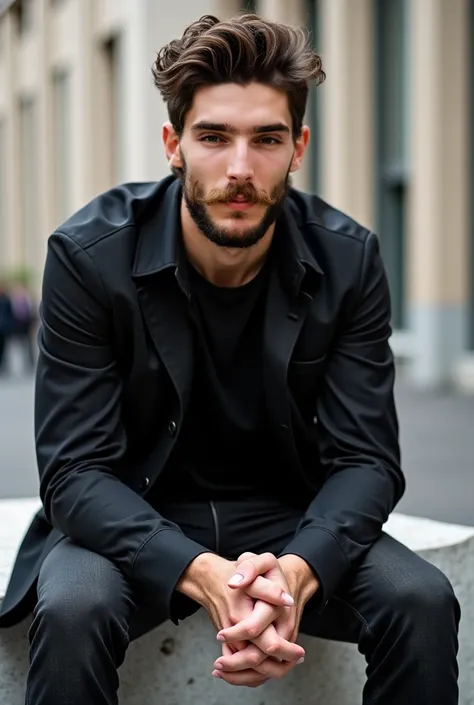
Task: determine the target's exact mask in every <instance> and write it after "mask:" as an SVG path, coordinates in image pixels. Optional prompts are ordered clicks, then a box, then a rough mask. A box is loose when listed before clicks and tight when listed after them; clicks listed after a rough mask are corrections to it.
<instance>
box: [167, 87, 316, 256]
mask: <svg viewBox="0 0 474 705" xmlns="http://www.w3.org/2000/svg"><path fill="white" fill-rule="evenodd" d="M291 128H292V122H291V115H290V112H289V108H288V99H287V96H286V95H285V94H284V93H283V92H281V91H278V90H276V89H274V88H271V87H269V86H265V85H262V84H258V83H252V84H249V85H246V86H240V85H238V84H235V83H227V84H220V85H217V86H208V87H204V88H200V89H199V90H198V91H197V92H196V95H195V98H194V101H193V105H192V107H191V109H190V111H189V112H188V113H187V115H186V120H185V125H184V130H183V134H182V136H181V139H180V140H178V138H177V136H176V135H175V133H174V131H173V130H172V128H171V127H170V126H165V130H164V139H165V145H166V148H167V156H168V159H169V160H170V164H171V166H172V167H173V168H174V169H176V170H177V171H178V173H179V171H180V172H181V178H182V180H183V192H184V199H185V203H186V206H187V209H188V211H189V213H190V215H191V217H192V219H193V220H194V222H195V223H196V225H197V226H198V228H199V230H200V231H201V232H202V234H203V235H205V236H206V237H207V238H208V239H209V240H211V241H212V242H214V243H215V244H217V245H220V246H222V247H239V248H242V247H250V246H252V245H254V244H256V243H257V242H258V241H259V240H260V239H261V238H262V237H263V236H264V235H265V233H266V232H267V231H268V228H269V227H270V226H271V225H272V224H273V223H274V221H275V220H276V218H277V216H278V214H279V212H280V211H281V208H282V205H283V201H284V198H285V195H286V192H287V189H288V181H289V174H290V172H291V171H295V170H296V169H298V168H299V165H300V162H301V159H302V156H303V153H304V150H305V147H306V144H307V141H308V130H307V128H304V129H303V132H302V136H301V137H300V138H299V139H298V140H297V142H296V144H295V142H294V140H293V137H292V133H291Z"/></svg>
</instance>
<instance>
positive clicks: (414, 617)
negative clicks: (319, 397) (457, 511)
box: [26, 498, 459, 705]
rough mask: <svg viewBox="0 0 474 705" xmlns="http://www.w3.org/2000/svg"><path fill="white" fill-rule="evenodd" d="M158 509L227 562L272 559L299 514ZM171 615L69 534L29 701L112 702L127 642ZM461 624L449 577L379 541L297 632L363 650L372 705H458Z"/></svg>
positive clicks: (53, 577) (50, 577) (44, 583)
mask: <svg viewBox="0 0 474 705" xmlns="http://www.w3.org/2000/svg"><path fill="white" fill-rule="evenodd" d="M160 511H161V513H162V514H164V515H165V516H167V517H169V518H170V519H171V520H173V521H175V522H176V523H177V524H179V525H180V526H181V528H182V530H183V531H184V533H186V534H187V535H188V536H190V537H192V538H193V539H194V540H196V541H199V542H200V543H201V544H203V545H205V546H206V547H208V548H209V549H210V550H213V551H214V550H215V551H217V552H218V553H219V554H220V555H222V556H225V557H226V558H229V559H236V558H237V557H238V556H239V555H240V554H241V553H243V552H244V551H246V550H250V551H254V552H256V553H262V552H264V551H270V552H272V553H275V554H277V553H278V552H279V551H280V550H281V549H282V548H283V547H284V546H285V544H286V543H287V542H288V541H289V539H290V538H291V536H292V534H293V533H294V530H295V527H296V525H297V523H298V520H299V518H300V516H301V514H302V510H300V509H296V508H291V507H288V506H285V505H284V504H283V503H281V502H280V501H278V500H269V499H258V498H253V499H251V500H245V501H243V502H242V501H240V502H236V501H226V502H215V503H213V505H212V506H211V503H209V502H205V501H195V502H187V503H181V504H175V505H171V506H163V507H160ZM216 518H217V526H216ZM216 529H217V530H216ZM157 570H159V566H157ZM164 614H165V610H164V606H163V609H162V608H160V606H159V605H156V604H155V605H151V604H146V603H144V602H143V601H142V600H141V598H140V597H139V596H138V595H136V594H134V592H133V590H132V589H131V587H130V585H129V583H128V582H127V580H126V579H125V577H124V576H123V575H122V574H121V572H120V571H119V570H118V569H117V568H116V567H115V566H114V565H113V564H112V563H111V562H109V561H108V560H107V559H105V558H103V557H101V556H99V555H97V554H95V553H92V552H91V551H88V550H86V549H84V548H80V547H78V546H76V545H74V544H73V543H72V542H71V541H70V540H69V539H64V540H63V541H61V542H60V543H59V544H58V545H57V546H56V547H55V548H54V549H53V550H52V551H51V553H50V554H49V556H48V557H47V558H46V560H45V562H44V564H43V567H42V570H41V573H40V576H39V581H38V602H37V606H36V609H35V616H34V620H33V623H32V626H31V629H30V633H29V639H30V647H31V648H30V671H29V677H28V685H27V700H26V702H27V704H28V705H84V703H87V704H88V705H112V704H116V703H117V689H118V675H117V668H118V667H119V666H120V665H121V663H122V662H123V660H124V658H125V652H126V649H127V646H128V644H129V642H130V641H131V640H132V639H135V638H137V637H139V636H140V635H141V634H143V633H145V632H147V631H149V630H151V629H153V628H154V627H156V626H158V624H160V623H161V622H162V621H163V619H164V616H163V615H164ZM458 623H459V605H458V602H457V600H456V598H455V596H454V593H453V590H452V588H451V585H450V583H449V581H448V580H447V578H446V577H445V576H444V575H443V574H442V573H441V572H440V571H439V570H438V569H437V568H435V567H434V566H433V565H431V564H430V563H427V562H426V561H425V560H423V559H422V558H420V557H419V556H417V555H416V554H414V553H413V552H411V551H410V550H409V549H408V548H406V547H405V546H403V545H401V544H400V543H398V542H397V541H395V540H394V539H392V538H391V537H389V536H388V535H386V534H382V536H381V537H380V539H379V540H378V541H377V542H376V544H375V545H374V546H373V547H372V548H371V549H370V551H369V552H368V553H367V554H366V557H365V559H364V560H363V562H362V563H361V564H360V566H359V567H358V568H357V569H356V570H355V571H353V573H352V574H351V575H349V576H348V577H347V579H346V580H345V581H344V583H343V584H341V585H340V587H339V589H338V591H337V593H336V594H335V595H334V596H333V598H332V599H331V600H330V601H329V603H328V604H327V606H326V607H325V609H324V611H323V612H322V614H319V615H318V614H317V613H316V612H315V611H314V610H313V611H312V612H310V611H309V610H308V612H307V613H306V614H305V616H304V618H303V622H302V625H301V631H302V632H304V633H306V634H310V635H314V636H319V637H323V638H328V639H335V640H339V641H347V642H352V643H357V644H358V647H359V650H360V651H361V652H362V653H363V654H364V656H365V658H366V660H367V664H368V667H367V681H366V685H365V688H364V693H363V702H364V704H365V705H369V704H370V705H420V704H421V703H442V704H443V705H455V704H456V703H458V686H457V677H458V666H457V649H458V641H457V630H458ZM342 667H343V666H342ZM229 687H231V686H229ZM308 705H312V704H310V703H308Z"/></svg>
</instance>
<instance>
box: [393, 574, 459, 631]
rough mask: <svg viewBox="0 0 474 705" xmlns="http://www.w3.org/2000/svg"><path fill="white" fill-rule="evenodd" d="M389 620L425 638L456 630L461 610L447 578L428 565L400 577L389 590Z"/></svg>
mask: <svg viewBox="0 0 474 705" xmlns="http://www.w3.org/2000/svg"><path fill="white" fill-rule="evenodd" d="M389 604H391V606H392V609H391V612H392V617H395V620H396V621H397V622H398V623H402V624H403V625H405V626H411V627H412V628H413V629H414V630H420V631H421V632H424V633H425V634H426V633H427V632H428V631H436V632H438V631H439V630H440V629H451V628H454V629H457V627H458V623H459V617H460V608H459V603H458V601H457V598H456V596H455V594H454V590H453V587H452V585H451V583H450V581H449V580H448V578H447V577H446V576H445V575H444V573H442V572H441V571H440V570H439V569H438V568H436V567H435V566H434V565H432V564H431V563H428V562H425V561H423V563H421V564H419V565H418V569H417V570H416V571H413V572H412V573H410V574H408V575H405V576H403V580H401V581H400V582H399V583H398V584H393V585H392V587H391V590H390V596H389Z"/></svg>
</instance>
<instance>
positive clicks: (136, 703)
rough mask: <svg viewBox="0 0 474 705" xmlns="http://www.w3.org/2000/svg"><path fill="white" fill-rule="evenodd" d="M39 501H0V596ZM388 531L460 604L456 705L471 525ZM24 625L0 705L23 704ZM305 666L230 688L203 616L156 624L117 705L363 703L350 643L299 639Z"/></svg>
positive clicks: (4, 634)
mask: <svg viewBox="0 0 474 705" xmlns="http://www.w3.org/2000/svg"><path fill="white" fill-rule="evenodd" d="M37 507H38V501H37V500H10V501H0V516H1V519H2V521H1V529H0V597H1V595H2V593H3V591H4V588H5V584H6V580H7V577H8V574H9V572H10V568H11V563H12V561H13V557H14V555H15V552H16V549H17V546H18V544H19V542H20V540H21V536H22V534H23V532H24V530H25V529H26V527H27V525H28V523H29V520H30V518H31V515H32V514H33V512H34V511H35V509H36V508H37ZM385 528H386V530H387V532H388V533H390V534H392V536H394V537H395V538H397V539H398V540H400V541H402V542H403V543H406V544H407V545H408V546H409V547H410V548H412V549H413V550H416V551H417V552H419V553H420V554H421V555H423V556H424V557H425V558H426V559H427V560H429V561H431V562H432V563H434V564H435V565H437V566H438V567H439V568H441V570H443V571H444V572H445V573H446V574H447V575H448V577H449V578H450V580H451V582H452V583H453V587H454V589H455V591H456V594H457V596H458V599H459V600H460V602H461V607H462V612H463V614H462V620H461V630H460V657H459V660H460V688H461V698H460V705H471V703H472V693H473V692H474V644H473V642H472V638H471V635H470V632H472V628H473V626H474V605H473V601H472V595H473V594H474V527H472V528H471V527H465V526H455V525H450V524H442V523H440V522H435V521H430V520H426V519H418V518H415V517H408V516H404V515H400V514H393V515H392V516H391V517H390V520H389V522H388V523H387V525H386V527H385ZM28 626H29V620H25V622H24V623H23V624H21V625H19V626H18V627H16V628H14V629H9V630H2V631H0V705H23V703H24V687H25V686H24V684H25V675H26V669H27V660H28V653H27V651H28V650H27V640H26V634H27V630H28ZM301 643H302V644H303V645H304V647H305V648H306V651H307V657H306V661H305V663H304V664H303V665H301V666H299V667H298V668H297V669H295V670H294V671H293V672H292V674H290V675H289V676H288V677H287V678H286V679H285V680H284V681H282V682H273V683H271V682H270V683H268V684H266V685H265V686H264V687H262V688H258V689H257V690H249V689H247V688H245V689H241V688H231V687H229V686H227V685H226V684H225V683H220V682H218V681H216V680H215V679H213V678H212V677H211V676H210V672H211V670H212V663H213V660H214V658H215V657H216V656H217V655H218V653H219V647H218V645H217V643H216V641H215V639H214V635H213V628H212V626H211V624H210V623H209V620H208V619H207V617H206V615H205V614H204V613H203V612H202V611H201V612H199V613H198V614H197V615H195V616H194V617H192V618H190V619H188V620H186V622H185V623H183V624H181V625H180V626H179V627H175V626H174V625H173V624H165V625H162V626H161V627H160V628H159V629H157V630H155V631H154V632H152V633H151V634H148V635H146V636H144V637H142V638H141V639H140V640H139V641H137V642H135V643H133V644H132V645H131V647H130V649H129V651H128V654H127V658H126V661H125V663H124V665H123V666H122V668H121V669H120V680H121V686H120V705H143V704H144V703H150V705H153V703H156V705H223V703H224V702H225V704H226V705H243V704H244V703H245V705H270V704H271V705H283V704H285V705H287V703H292V705H293V703H294V704H295V705H297V704H298V703H301V704H302V705H303V704H304V705H313V703H314V705H316V704H317V705H324V704H325V703H327V704H328V705H332V704H333V703H337V705H355V704H356V703H358V702H361V693H362V687H363V683H364V668H365V664H364V659H363V657H362V656H361V655H360V654H359V653H358V651H357V648H356V647H355V646H351V645H346V644H335V643H329V642H323V641H321V640H318V639H310V638H308V637H302V639H301Z"/></svg>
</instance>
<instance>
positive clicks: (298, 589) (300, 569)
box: [278, 553, 319, 603]
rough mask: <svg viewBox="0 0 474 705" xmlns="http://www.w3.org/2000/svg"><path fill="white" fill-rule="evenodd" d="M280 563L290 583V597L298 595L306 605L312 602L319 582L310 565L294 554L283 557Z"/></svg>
mask: <svg viewBox="0 0 474 705" xmlns="http://www.w3.org/2000/svg"><path fill="white" fill-rule="evenodd" d="M278 562H279V563H280V566H281V568H282V570H283V572H284V574H285V577H286V579H287V581H288V586H289V589H290V595H293V597H294V596H295V595H297V596H298V597H299V599H301V600H303V602H304V603H306V602H307V601H308V600H310V599H311V597H313V595H314V594H315V593H316V591H317V590H318V588H319V581H318V579H317V577H316V575H315V573H314V570H313V569H312V568H311V566H310V565H309V563H307V562H306V561H305V560H304V559H303V558H301V557H300V556H297V555H295V554H292V553H288V554H285V555H284V556H281V557H280V558H279V559H278Z"/></svg>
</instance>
